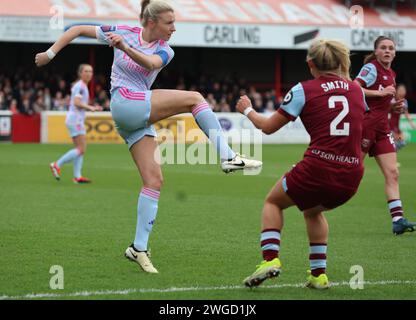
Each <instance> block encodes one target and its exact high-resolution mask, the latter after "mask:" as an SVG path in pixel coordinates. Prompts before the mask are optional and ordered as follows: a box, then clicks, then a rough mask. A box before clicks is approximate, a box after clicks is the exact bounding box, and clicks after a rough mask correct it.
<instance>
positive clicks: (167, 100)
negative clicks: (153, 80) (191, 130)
mask: <svg viewBox="0 0 416 320" xmlns="http://www.w3.org/2000/svg"><path fill="white" fill-rule="evenodd" d="M151 103H152V110H151V113H150V118H149V122H150V123H152V124H153V123H155V122H157V121H159V120H162V119H165V118H168V117H170V116H173V115H176V114H179V113H185V112H192V115H193V116H194V118H195V121H196V123H197V124H198V126H199V127H200V128H201V130H202V131H203V132H204V133H205V135H206V136H207V137H208V138H209V140H210V141H211V142H212V144H213V145H214V147H215V149H216V151H217V153H218V154H219V155H220V158H221V167H222V169H223V171H224V172H231V171H234V170H242V169H255V168H260V167H261V166H262V162H261V161H257V160H252V159H247V158H244V157H242V156H240V155H237V154H236V153H235V152H234V151H233V150H232V149H231V148H230V146H229V145H228V143H227V140H226V138H225V136H224V134H223V131H222V128H221V125H220V123H219V121H218V119H217V117H216V115H215V114H214V112H213V111H212V110H211V108H210V107H209V105H208V103H207V102H206V101H205V99H204V97H203V96H202V95H201V94H200V93H198V92H191V91H181V90H153V92H152V100H151Z"/></svg>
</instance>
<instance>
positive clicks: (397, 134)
mask: <svg viewBox="0 0 416 320" xmlns="http://www.w3.org/2000/svg"><path fill="white" fill-rule="evenodd" d="M394 100H395V101H400V100H403V103H404V106H403V110H394V109H392V110H390V114H389V127H390V131H391V132H392V133H393V138H394V143H395V145H396V150H397V151H399V150H400V149H401V148H403V147H404V146H405V145H406V141H405V139H404V136H403V132H402V131H401V130H400V116H401V115H402V114H404V116H405V117H406V119H407V121H409V124H410V126H411V127H412V129H414V130H416V125H415V124H414V123H413V121H412V118H411V117H410V114H409V110H408V107H409V105H408V102H407V100H406V86H405V85H404V84H399V85H398V86H397V90H396V96H395V98H394Z"/></svg>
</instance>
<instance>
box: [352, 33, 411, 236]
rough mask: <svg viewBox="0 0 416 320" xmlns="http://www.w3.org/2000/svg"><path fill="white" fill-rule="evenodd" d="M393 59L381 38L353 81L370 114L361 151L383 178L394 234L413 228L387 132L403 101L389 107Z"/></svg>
mask: <svg viewBox="0 0 416 320" xmlns="http://www.w3.org/2000/svg"><path fill="white" fill-rule="evenodd" d="M395 56H396V47H395V43H394V41H393V40H391V39H390V38H388V37H385V36H380V37H378V38H377V39H376V41H375V43H374V52H373V53H372V54H371V55H369V56H367V57H366V59H365V60H364V63H365V65H364V66H363V67H362V69H361V71H360V73H359V75H358V76H357V78H356V79H355V81H356V82H357V83H359V84H360V85H361V86H362V87H364V93H365V96H366V101H367V104H368V107H369V109H370V112H368V114H366V116H365V119H364V127H363V139H362V151H363V153H364V154H363V158H364V157H365V154H367V153H368V154H369V155H370V157H375V159H376V161H377V164H378V165H379V167H380V169H381V171H382V172H383V175H384V178H385V193H386V198H387V203H388V206H389V210H390V215H391V217H392V221H393V233H394V234H402V233H404V232H406V231H414V230H415V226H416V224H414V223H411V222H408V221H407V220H406V219H405V218H404V217H403V214H404V212H403V207H402V202H401V200H400V192H399V170H398V168H397V155H396V149H395V146H394V139H393V136H392V134H391V132H390V128H389V122H388V114H389V111H390V110H391V109H397V108H398V109H400V108H403V103H404V102H403V99H400V100H397V101H395V102H394V103H392V102H391V101H392V98H393V96H394V95H395V94H396V88H395V87H396V80H395V78H396V74H395V72H394V71H393V70H392V69H391V63H392V62H393V60H394V57H395Z"/></svg>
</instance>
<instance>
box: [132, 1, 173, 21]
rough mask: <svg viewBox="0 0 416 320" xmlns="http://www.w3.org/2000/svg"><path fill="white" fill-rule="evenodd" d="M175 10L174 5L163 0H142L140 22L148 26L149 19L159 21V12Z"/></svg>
mask: <svg viewBox="0 0 416 320" xmlns="http://www.w3.org/2000/svg"><path fill="white" fill-rule="evenodd" d="M167 11H171V12H173V11H174V10H173V8H172V6H171V5H170V4H169V3H167V2H165V1H161V0H152V1H151V0H142V3H141V11H140V22H141V24H142V26H143V27H146V26H147V23H148V22H149V20H153V21H155V22H157V20H158V18H159V14H161V13H163V12H167Z"/></svg>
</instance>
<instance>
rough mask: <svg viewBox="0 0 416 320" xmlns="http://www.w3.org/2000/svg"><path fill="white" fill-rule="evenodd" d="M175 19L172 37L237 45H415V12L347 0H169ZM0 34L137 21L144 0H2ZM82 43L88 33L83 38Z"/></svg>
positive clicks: (18, 37) (36, 38) (36, 35)
mask: <svg viewBox="0 0 416 320" xmlns="http://www.w3.org/2000/svg"><path fill="white" fill-rule="evenodd" d="M168 2H170V3H171V4H172V5H173V6H174V8H175V13H176V18H177V32H176V33H175V35H174V36H173V37H172V40H171V44H172V45H179V46H202V47H204V46H207V47H208V46H209V47H236V48H286V49H297V48H306V47H307V46H308V45H309V43H310V40H311V39H313V38H314V37H316V36H319V37H330V38H338V39H342V40H344V41H345V42H346V43H347V44H349V45H350V46H351V48H352V49H355V50H371V49H372V42H373V41H374V39H375V38H376V37H377V36H378V35H380V34H388V35H390V36H392V37H393V38H394V39H395V40H396V42H397V45H398V48H399V49H401V50H408V51H415V50H416V40H415V39H416V12H415V11H414V10H411V9H408V10H398V11H395V10H392V9H389V8H375V9H370V8H364V9H362V8H361V7H358V6H354V7H352V8H351V9H349V8H347V7H346V6H344V5H343V2H342V1H336V0H315V1H313V3H308V2H307V1H304V0H291V1H289V0H169V1H168ZM0 6H1V11H0V12H1V16H0V40H1V41H24V42H52V41H54V40H55V39H56V38H57V37H59V35H60V34H61V33H62V32H63V29H65V28H68V27H69V26H71V25H73V24H79V23H89V24H133V25H134V24H138V19H137V17H138V13H139V1H138V0H36V1H26V0H14V1H10V2H6V1H1V4H0ZM78 41H79V42H90V40H86V39H79V40H78Z"/></svg>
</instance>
